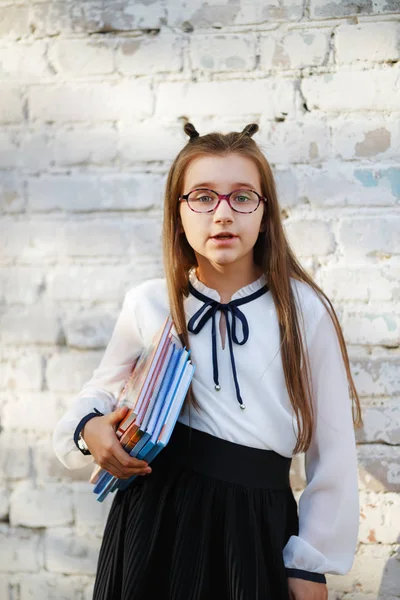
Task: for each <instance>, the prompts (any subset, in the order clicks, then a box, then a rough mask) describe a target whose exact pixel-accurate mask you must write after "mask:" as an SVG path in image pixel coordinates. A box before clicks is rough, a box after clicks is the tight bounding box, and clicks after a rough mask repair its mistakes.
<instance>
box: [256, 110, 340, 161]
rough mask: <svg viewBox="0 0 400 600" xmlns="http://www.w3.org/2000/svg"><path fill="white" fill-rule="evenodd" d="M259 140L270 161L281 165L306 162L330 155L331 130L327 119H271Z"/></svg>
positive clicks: (319, 159) (322, 158)
mask: <svg viewBox="0 0 400 600" xmlns="http://www.w3.org/2000/svg"><path fill="white" fill-rule="evenodd" d="M260 134H261V135H259V137H258V143H259V145H260V146H261V147H262V148H263V150H264V153H265V155H266V156H267V158H268V160H269V162H271V163H274V164H280V165H287V164H288V163H306V164H307V165H309V164H310V163H313V162H320V161H321V160H324V159H327V158H329V155H330V133H329V127H328V125H327V123H326V122H324V121H319V120H314V119H308V120H307V119H304V120H303V121H301V122H299V121H291V120H290V121H289V120H286V121H284V122H282V123H275V122H272V123H271V126H270V127H269V128H268V129H267V131H266V133H265V134H264V132H261V131H260Z"/></svg>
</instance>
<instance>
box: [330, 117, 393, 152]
mask: <svg viewBox="0 0 400 600" xmlns="http://www.w3.org/2000/svg"><path fill="white" fill-rule="evenodd" d="M331 129H332V146H333V152H334V155H335V156H337V157H338V158H341V159H344V160H354V159H356V160H357V159H358V160H364V159H367V160H371V161H374V160H376V159H378V160H382V159H388V158H390V159H396V160H399V159H400V150H399V148H400V124H399V122H398V120H396V119H393V118H385V117H383V116H382V117H370V118H366V117H364V116H356V115H354V116H353V117H352V118H351V119H349V118H348V117H347V116H344V117H339V118H337V119H335V120H334V121H332V123H331Z"/></svg>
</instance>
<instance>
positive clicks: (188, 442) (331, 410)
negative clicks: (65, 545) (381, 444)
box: [54, 123, 362, 600]
mask: <svg viewBox="0 0 400 600" xmlns="http://www.w3.org/2000/svg"><path fill="white" fill-rule="evenodd" d="M184 130H185V132H186V133H187V134H188V135H189V136H190V140H189V141H188V143H187V144H186V146H185V147H184V148H183V149H182V150H181V152H180V153H179V154H178V156H177V157H176V159H175V161H174V162H173V164H172V167H171V169H170V171H169V175H168V180H167V185H166V192H165V209H164V229H163V244H164V261H165V262H164V264H165V274H166V277H165V278H160V279H153V280H150V281H146V282H144V283H142V284H141V285H138V286H137V287H136V288H134V289H131V290H130V291H128V293H127V294H126V296H125V299H124V303H123V307H122V311H121V313H120V315H119V318H118V320H117V323H116V325H115V329H114V332H113V334H112V337H111V340H110V342H109V344H108V346H107V349H106V351H105V354H104V357H103V359H102V361H101V363H100V366H99V367H98V369H96V370H95V371H94V373H93V376H92V378H91V380H90V381H89V382H88V383H86V384H85V386H84V387H83V389H82V390H81V392H80V393H79V394H78V396H77V398H76V401H75V404H74V406H73V407H72V408H71V410H70V411H69V412H68V413H67V414H66V415H65V416H64V417H63V418H62V419H61V421H60V422H59V423H58V425H57V428H56V430H55V432H54V448H55V452H56V454H57V456H58V457H59V459H60V460H61V462H62V463H63V464H64V465H65V466H67V467H69V468H77V467H81V466H84V465H86V464H87V463H88V462H90V461H91V460H92V459H93V458H94V459H95V461H96V462H97V463H98V464H99V465H101V466H102V467H103V468H105V469H107V470H108V471H109V472H110V473H112V474H113V475H117V476H118V477H122V478H126V477H130V476H131V475H132V474H138V475H140V477H137V478H136V479H135V480H134V482H133V483H132V484H131V485H130V487H129V488H128V489H127V490H126V491H124V492H122V491H119V492H117V493H116V496H115V498H114V500H113V503H112V506H111V509H110V513H109V516H108V521H107V524H106V528H105V532H104V536H103V541H102V545H101V550H100V555H99V560H98V567H97V576H96V581H95V587H94V599H95V600H106V599H107V600H118V599H121V600H142V599H144V598H146V599H150V600H153V599H155V598H165V599H169V600H210V599H211V600H214V599H215V600H267V599H268V600H302V599H307V600H326V598H327V588H326V579H325V573H337V574H345V573H347V572H348V571H349V570H350V568H351V565H352V563H353V560H354V554H355V550H356V543H357V534H358V519H359V504H358V486H357V457H356V444H355V435H354V425H355V426H360V425H361V424H362V419H361V409H360V404H359V399H358V396H357V393H356V390H355V387H354V383H353V380H352V377H351V373H350V367H349V360H348V356H347V351H346V346H345V342H344V338H343V334H342V331H341V328H340V325H339V322H338V319H337V316H336V313H335V311H334V309H333V306H332V304H331V302H330V301H329V299H328V298H327V296H326V295H325V294H324V293H323V292H322V290H321V289H320V288H319V287H318V286H317V285H316V283H315V282H314V281H313V280H312V278H311V277H310V276H309V275H308V274H307V273H306V271H305V270H304V269H303V268H302V267H301V266H300V264H299V263H298V261H297V260H296V258H295V256H294V254H293V252H292V250H291V248H290V247H289V244H288V241H287V239H286V237H285V233H284V229H283V227H282V223H281V218H280V208H279V204H278V200H277V194H276V189H275V184H274V179H273V175H272V172H271V168H270V166H269V164H268V162H267V160H266V158H265V157H264V155H263V153H262V152H261V150H260V148H259V147H258V146H257V144H256V143H255V142H254V140H253V139H252V136H253V134H254V133H255V132H256V131H257V130H258V126H257V125H255V124H250V125H248V126H247V127H245V128H244V129H243V131H242V132H240V133H238V132H231V133H229V134H227V135H223V134H220V133H210V134H208V135H203V136H200V135H199V134H198V132H197V131H196V130H195V128H194V127H193V125H192V124H190V123H187V124H186V125H185V127H184ZM168 313H170V314H171V316H172V318H173V321H174V325H175V329H174V332H175V334H176V335H179V338H180V340H181V342H182V344H183V345H185V346H186V347H187V348H191V351H192V352H191V358H192V361H193V363H194V364H195V365H196V371H195V376H194V379H193V382H192V385H191V388H190V389H189V392H188V396H187V399H186V403H185V406H184V408H183V410H182V412H181V415H180V417H179V420H178V423H177V424H176V427H175V429H174V432H173V435H172V437H171V439H170V442H169V444H168V446H167V447H166V448H165V449H164V450H163V451H162V452H161V453H160V454H159V455H158V456H157V458H156V459H155V460H154V461H153V462H152V464H151V466H149V465H147V464H146V462H145V461H141V460H137V459H135V458H132V457H130V456H129V455H128V454H127V453H126V452H125V451H124V450H123V449H122V448H121V446H120V444H119V442H118V440H117V438H116V436H115V433H114V428H115V426H116V424H117V423H118V422H119V421H120V420H121V419H122V417H123V416H124V414H125V412H126V410H127V409H126V408H124V409H118V410H114V409H115V403H116V397H117V396H118V394H119V392H120V390H121V389H122V387H123V385H124V383H125V380H126V379H127V378H128V376H129V373H130V371H131V368H132V363H133V361H134V360H135V358H136V357H137V356H138V355H139V353H140V351H141V350H142V348H143V347H146V346H147V345H148V344H149V343H150V341H151V340H152V338H153V336H154V334H155V333H156V332H157V331H158V330H159V329H160V327H161V326H162V324H163V322H164V320H165V318H166V316H167V315H168ZM217 326H218V328H217ZM350 396H351V398H352V400H353V403H352V401H351V399H350ZM352 408H353V411H352ZM298 452H305V469H306V476H307V486H306V488H305V490H304V491H303V493H302V495H301V498H300V501H299V510H298V511H297V504H296V501H295V498H294V495H293V492H292V490H291V487H290V482H289V469H290V465H291V459H292V456H293V455H294V454H295V453H298ZM90 454H91V456H90Z"/></svg>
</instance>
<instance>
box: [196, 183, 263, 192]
mask: <svg viewBox="0 0 400 600" xmlns="http://www.w3.org/2000/svg"><path fill="white" fill-rule="evenodd" d="M232 186H238V188H241V187H245V188H250V189H251V190H254V189H255V186H254V185H253V184H252V183H248V182H243V181H236V182H235V183H233V184H232ZM202 187H205V188H209V189H214V187H218V185H217V184H216V183H215V181H206V182H202V183H195V184H194V185H193V186H192V187H191V188H190V189H192V190H194V189H196V188H202Z"/></svg>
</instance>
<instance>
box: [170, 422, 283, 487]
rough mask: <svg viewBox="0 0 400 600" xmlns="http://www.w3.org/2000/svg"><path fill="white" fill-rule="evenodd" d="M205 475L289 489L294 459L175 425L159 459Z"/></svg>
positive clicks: (260, 485) (254, 485)
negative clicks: (291, 466)
mask: <svg viewBox="0 0 400 600" xmlns="http://www.w3.org/2000/svg"><path fill="white" fill-rule="evenodd" d="M159 457H160V459H161V460H160V462H163V460H162V457H163V459H164V460H168V459H171V460H173V462H178V463H180V464H182V465H183V466H186V467H188V468H190V469H193V470H195V471H197V472H199V473H202V474H204V475H208V476H211V477H214V478H216V479H220V480H222V481H226V482H229V483H234V484H239V485H244V486H247V487H253V488H266V489H275V490H278V489H288V488H290V480H289V471H290V465H291V462H292V458H291V457H286V456H282V455H280V454H278V453H277V452H275V451H274V450H263V449H260V448H252V447H249V446H243V445H241V444H236V443H234V442H229V441H227V440H223V439H221V438H219V437H216V436H214V435H211V434H209V433H205V432H204V431H200V430H198V429H193V428H191V427H188V426H187V425H184V424H183V423H180V422H179V421H178V422H177V423H176V425H175V428H174V431H173V432H172V435H171V438H170V440H169V442H168V444H167V446H166V447H165V448H164V450H163V451H162V452H161V454H160V455H159Z"/></svg>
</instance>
